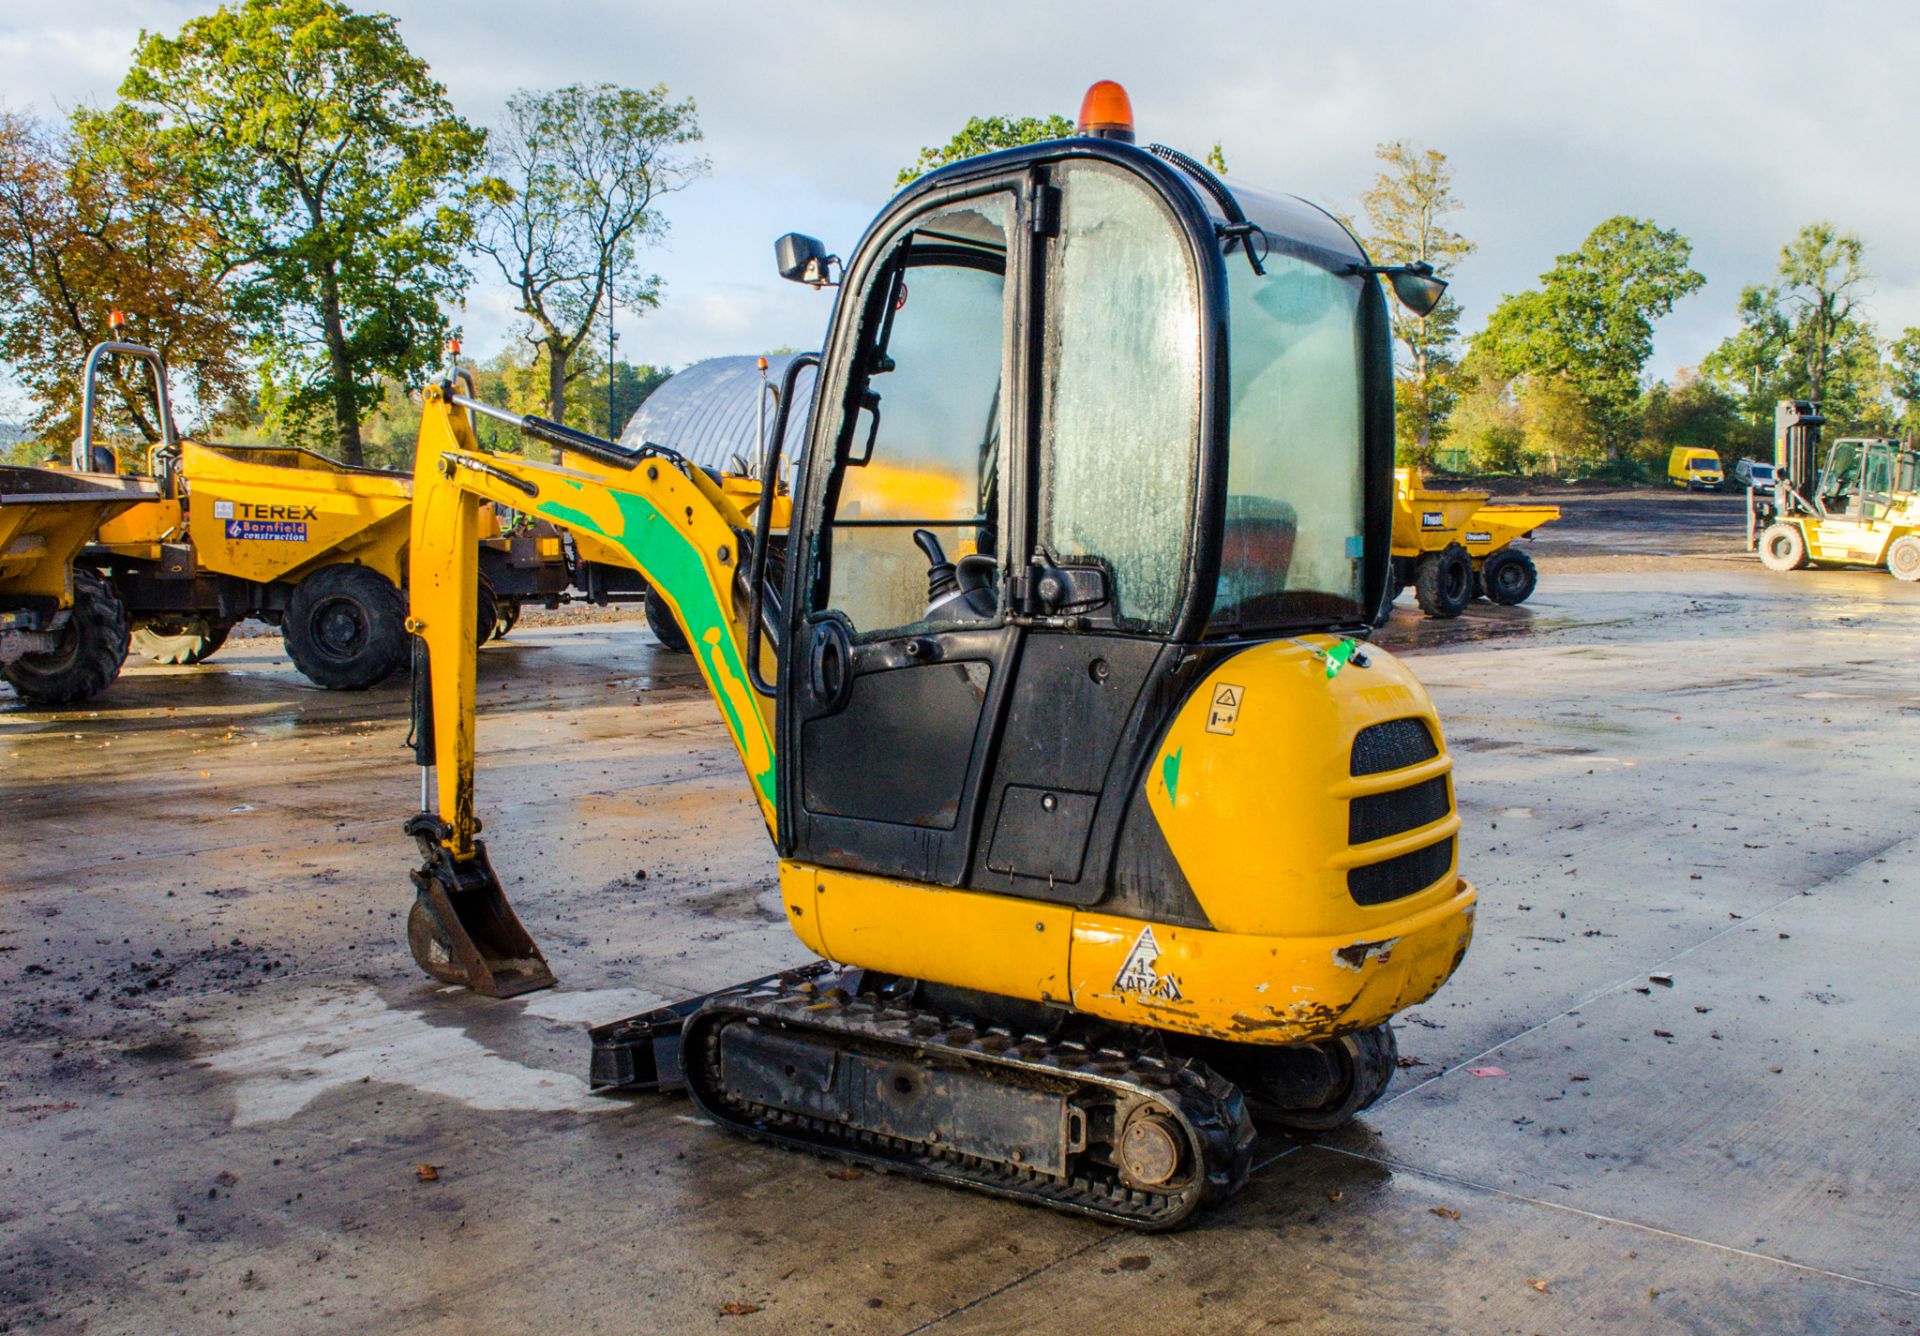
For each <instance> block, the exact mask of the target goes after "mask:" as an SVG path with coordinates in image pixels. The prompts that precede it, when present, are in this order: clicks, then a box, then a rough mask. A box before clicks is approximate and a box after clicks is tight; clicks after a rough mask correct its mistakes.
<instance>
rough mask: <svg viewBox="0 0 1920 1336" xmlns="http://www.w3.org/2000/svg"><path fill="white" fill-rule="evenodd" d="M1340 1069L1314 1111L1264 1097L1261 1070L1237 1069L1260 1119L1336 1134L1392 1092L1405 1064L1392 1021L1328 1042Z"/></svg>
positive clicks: (1292, 1128) (1295, 1128)
mask: <svg viewBox="0 0 1920 1336" xmlns="http://www.w3.org/2000/svg"><path fill="white" fill-rule="evenodd" d="M1321 1047H1322V1048H1323V1049H1325V1050H1326V1052H1327V1054H1328V1056H1329V1057H1331V1058H1332V1059H1333V1061H1334V1065H1335V1067H1336V1069H1337V1071H1338V1073H1339V1077H1338V1079H1337V1080H1336V1082H1335V1085H1334V1089H1333V1090H1332V1091H1331V1092H1329V1094H1328V1096H1327V1098H1326V1099H1325V1100H1323V1101H1322V1102H1321V1103H1319V1104H1318V1105H1316V1106H1314V1107H1313V1108H1310V1109H1300V1108H1285V1107H1279V1106H1276V1105H1274V1104H1273V1103H1271V1102H1269V1101H1267V1100H1264V1099H1262V1098H1261V1089H1260V1080H1259V1077H1258V1075H1257V1074H1246V1073H1236V1074H1235V1079H1236V1080H1237V1081H1238V1083H1239V1084H1240V1086H1241V1089H1242V1090H1244V1091H1245V1092H1246V1095H1247V1103H1248V1107H1249V1108H1250V1109H1251V1110H1252V1112H1253V1116H1254V1121H1255V1122H1257V1123H1259V1124H1260V1125H1261V1126H1263V1127H1276V1128H1279V1129H1281V1130H1283V1131H1287V1132H1331V1131H1333V1130H1334V1129H1335V1128H1339V1127H1345V1126H1346V1125H1347V1124H1348V1123H1350V1122H1352V1121H1353V1119H1354V1117H1355V1115H1357V1114H1359V1113H1360V1111H1361V1110H1363V1109H1365V1108H1366V1107H1367V1106H1369V1105H1370V1104H1372V1103H1373V1102H1374V1101H1375V1100H1377V1099H1379V1098H1380V1096H1381V1095H1383V1094H1385V1093H1386V1089H1387V1085H1388V1083H1389V1082H1391V1081H1392V1080H1393V1074H1394V1072H1395V1071H1396V1070H1397V1069H1398V1068H1399V1065H1400V1046H1399V1044H1398V1042H1397V1041H1396V1040H1395V1039H1394V1037H1393V1027H1392V1026H1391V1025H1376V1026H1374V1027H1373V1028H1372V1029H1370V1030H1357V1031H1355V1032H1354V1033H1352V1034H1344V1035H1341V1036H1340V1037H1339V1038H1338V1039H1331V1040H1327V1041H1326V1042H1325V1043H1324V1044H1323V1045H1321Z"/></svg>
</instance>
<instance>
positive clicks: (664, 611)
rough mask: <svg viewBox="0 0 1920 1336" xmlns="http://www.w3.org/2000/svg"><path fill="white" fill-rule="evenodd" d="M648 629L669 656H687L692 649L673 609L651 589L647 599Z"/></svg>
mask: <svg viewBox="0 0 1920 1336" xmlns="http://www.w3.org/2000/svg"><path fill="white" fill-rule="evenodd" d="M646 610H647V629H648V630H650V631H652V632H653V638H654V639H655V640H658V641H659V642H660V648H661V649H664V650H666V651H667V652H668V653H669V654H686V653H689V652H690V651H691V649H692V646H690V645H688V644H687V637H686V634H685V633H684V632H683V631H681V629H680V623H679V622H678V621H677V620H675V618H674V615H673V609H672V608H669V607H668V606H667V601H666V600H665V599H664V598H661V597H660V595H658V594H657V593H655V592H654V591H653V590H651V589H649V590H648V591H647V599H646Z"/></svg>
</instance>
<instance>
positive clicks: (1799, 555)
mask: <svg viewBox="0 0 1920 1336" xmlns="http://www.w3.org/2000/svg"><path fill="white" fill-rule="evenodd" d="M1760 564H1761V565H1763V566H1765V567H1766V568H1767V569H1768V570H1770V571H1797V570H1800V569H1801V568H1802V567H1804V566H1805V565H1806V564H1807V536H1806V534H1804V533H1802V532H1801V531H1800V526H1799V525H1797V524H1794V523H1793V522H1791V521H1789V520H1779V521H1776V522H1775V523H1773V524H1769V525H1768V526H1767V528H1766V531H1765V532H1764V533H1762V534H1761V535H1760Z"/></svg>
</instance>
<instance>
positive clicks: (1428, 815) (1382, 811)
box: [1347, 775, 1451, 844]
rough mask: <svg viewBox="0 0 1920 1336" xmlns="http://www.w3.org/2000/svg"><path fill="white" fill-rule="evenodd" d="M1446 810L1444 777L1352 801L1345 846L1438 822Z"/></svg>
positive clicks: (1447, 807) (1348, 809)
mask: <svg viewBox="0 0 1920 1336" xmlns="http://www.w3.org/2000/svg"><path fill="white" fill-rule="evenodd" d="M1450 810H1451V806H1450V804H1449V803H1448V802H1447V777H1446V776H1445V775H1435V776H1434V777H1433V778H1432V779H1428V780H1422V781H1421V782H1420V783H1418V784H1415V785H1413V786H1412V787H1411V788H1405V789H1395V790H1393V792H1391V793H1372V794H1368V795H1367V796H1366V797H1364V798H1355V799H1354V800H1353V801H1352V802H1351V803H1350V804H1348V806H1347V843H1348V844H1366V843H1367V842H1368V841H1370V840H1384V839H1386V838H1387V836H1389V835H1398V834H1400V833H1401V832H1402V831H1408V830H1415V829H1417V828H1419V827H1421V826H1424V825H1426V824H1427V823H1428V822H1431V821H1438V820H1439V819H1440V818H1441V817H1443V816H1445V815H1446V814H1447V813H1448V811H1450Z"/></svg>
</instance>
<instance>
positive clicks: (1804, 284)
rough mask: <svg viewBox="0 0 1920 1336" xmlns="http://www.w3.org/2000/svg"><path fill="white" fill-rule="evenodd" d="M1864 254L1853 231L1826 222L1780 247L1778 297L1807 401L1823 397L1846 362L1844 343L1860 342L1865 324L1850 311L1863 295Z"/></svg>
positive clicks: (1806, 229) (1865, 276) (1810, 225)
mask: <svg viewBox="0 0 1920 1336" xmlns="http://www.w3.org/2000/svg"><path fill="white" fill-rule="evenodd" d="M1866 252H1867V248H1866V244H1865V243H1864V242H1862V241H1861V240H1860V238H1859V237H1858V236H1857V235H1856V234H1854V233H1852V232H1837V231H1835V230H1834V226H1833V224H1832V223H1829V222H1826V221H1824V220H1823V221H1820V222H1813V223H1808V224H1807V225H1806V226H1805V227H1803V228H1801V229H1800V231H1799V234H1798V235H1796V236H1795V237H1794V239H1793V240H1792V241H1789V242H1788V243H1787V244H1786V245H1785V246H1782V247H1781V248H1780V286H1779V292H1780V301H1781V305H1782V306H1783V307H1784V308H1785V309H1786V310H1787V312H1788V313H1789V314H1790V315H1791V316H1792V320H1793V354H1794V358H1795V360H1796V361H1797V362H1798V363H1799V367H1798V371H1799V375H1798V377H1797V379H1798V380H1799V381H1800V383H1802V384H1804V385H1805V386H1806V388H1807V397H1808V398H1809V399H1813V400H1816V401H1824V400H1825V399H1826V398H1827V395H1828V391H1829V388H1830V385H1831V381H1832V379H1833V376H1834V373H1835V371H1836V368H1837V366H1838V365H1839V364H1842V363H1845V362H1847V361H1848V360H1849V357H1848V352H1849V348H1848V345H1849V344H1855V345H1857V344H1858V342H1859V337H1860V332H1861V329H1862V328H1863V322H1862V321H1860V320H1857V319H1856V318H1855V314H1854V313H1855V311H1856V309H1857V307H1858V305H1859V301H1860V298H1861V297H1863V296H1864V295H1865V293H1866V286H1867V282H1868V274H1867V270H1866V263H1865V261H1866ZM1868 337H1869V338H1871V337H1872V335H1871V333H1870V332H1869V333H1868ZM1853 360H1857V359H1853Z"/></svg>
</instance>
